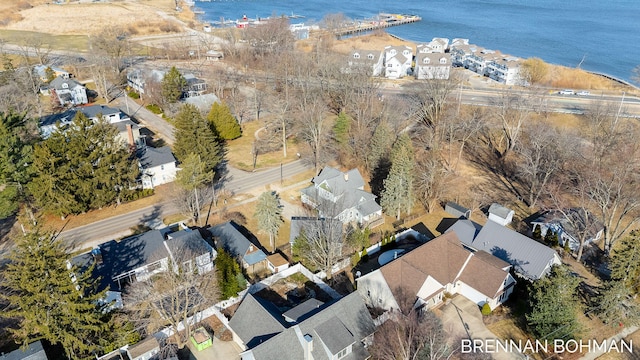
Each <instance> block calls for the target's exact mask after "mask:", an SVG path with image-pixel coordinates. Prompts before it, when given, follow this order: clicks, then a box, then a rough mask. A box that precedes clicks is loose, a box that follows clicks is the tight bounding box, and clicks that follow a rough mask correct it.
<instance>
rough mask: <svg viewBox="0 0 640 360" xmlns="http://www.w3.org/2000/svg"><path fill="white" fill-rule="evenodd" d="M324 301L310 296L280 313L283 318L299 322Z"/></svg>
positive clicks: (318, 307) (317, 308)
mask: <svg viewBox="0 0 640 360" xmlns="http://www.w3.org/2000/svg"><path fill="white" fill-rule="evenodd" d="M322 305H324V303H323V302H322V301H320V300H318V299H314V298H311V299H309V300H307V301H305V302H303V303H302V304H300V305H298V306H296V307H294V308H292V309H291V310H288V311H286V312H285V313H283V314H282V316H284V318H285V320H287V321H290V322H300V320H301V319H302V318H305V317H308V315H311V314H313V313H315V312H316V311H317V310H319V309H320V308H321V307H322Z"/></svg>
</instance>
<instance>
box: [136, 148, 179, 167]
mask: <svg viewBox="0 0 640 360" xmlns="http://www.w3.org/2000/svg"><path fill="white" fill-rule="evenodd" d="M136 156H137V157H138V161H140V166H142V168H143V169H150V168H153V167H156V166H160V165H166V164H172V163H175V162H176V158H175V157H174V156H173V154H172V153H171V148H170V147H168V146H163V147H159V148H152V147H144V148H142V149H140V150H138V151H137V152H136Z"/></svg>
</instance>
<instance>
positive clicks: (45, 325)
mask: <svg viewBox="0 0 640 360" xmlns="http://www.w3.org/2000/svg"><path fill="white" fill-rule="evenodd" d="M15 241H16V247H15V249H14V250H13V251H12V253H11V255H10V256H9V260H10V261H9V264H8V265H7V267H6V270H5V271H4V274H3V275H4V280H3V282H2V286H4V287H5V288H6V289H8V290H9V291H6V292H3V294H5V295H3V297H5V300H7V301H8V303H9V307H8V309H6V310H5V311H3V312H2V313H0V316H2V317H6V318H13V319H16V320H17V321H18V322H19V324H18V326H17V327H16V328H14V329H9V331H10V332H11V333H12V334H13V335H14V338H15V340H16V341H17V342H19V343H22V344H23V345H26V344H28V343H30V342H32V341H35V340H38V339H45V340H47V341H49V342H51V343H53V344H60V345H62V347H63V348H64V349H65V352H66V354H67V356H68V357H69V358H70V359H82V358H86V357H87V356H90V355H91V352H92V351H93V350H95V349H96V345H95V344H96V342H97V339H98V337H99V335H100V333H101V331H102V330H103V329H105V327H106V325H107V324H105V323H104V322H103V321H102V316H103V314H102V312H101V309H100V308H99V307H98V305H97V303H98V300H99V299H102V298H104V295H105V293H104V292H102V293H97V294H93V293H92V291H93V290H94V288H95V286H94V284H93V283H92V280H91V271H85V272H79V271H78V269H77V268H75V267H72V268H71V269H69V268H67V259H69V255H68V253H67V252H66V251H65V248H64V246H63V244H62V241H61V240H59V239H58V238H56V237H54V236H52V234H51V233H47V232H43V231H41V230H40V229H37V228H36V229H35V230H34V232H31V233H26V234H23V235H21V236H19V237H18V238H17V239H15ZM89 270H91V269H89Z"/></svg>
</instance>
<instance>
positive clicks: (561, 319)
mask: <svg viewBox="0 0 640 360" xmlns="http://www.w3.org/2000/svg"><path fill="white" fill-rule="evenodd" d="M579 283H580V280H579V278H577V277H575V276H573V275H572V274H571V272H570V271H569V269H568V268H567V267H566V266H554V267H553V268H552V269H551V271H550V272H549V274H548V275H547V276H546V277H544V278H542V279H539V280H536V281H535V282H534V283H533V286H532V288H531V292H530V294H529V301H530V307H531V310H530V312H529V313H528V314H526V318H527V323H528V325H529V327H530V329H531V331H532V333H533V334H534V335H535V336H536V337H537V338H538V339H541V340H550V339H574V338H575V337H576V336H577V335H578V332H579V331H580V323H579V322H578V319H577V312H578V304H579V301H578V299H577V298H576V290H577V288H578V284H579Z"/></svg>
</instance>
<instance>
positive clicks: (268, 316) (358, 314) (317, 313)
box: [229, 292, 375, 360]
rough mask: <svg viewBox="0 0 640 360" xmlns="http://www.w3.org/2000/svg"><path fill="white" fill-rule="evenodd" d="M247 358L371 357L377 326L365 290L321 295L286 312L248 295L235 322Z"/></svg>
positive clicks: (346, 359)
mask: <svg viewBox="0 0 640 360" xmlns="http://www.w3.org/2000/svg"><path fill="white" fill-rule="evenodd" d="M229 327H230V328H231V330H232V333H233V339H234V341H236V342H237V343H238V344H239V345H240V346H241V347H242V348H243V349H244V350H245V351H244V352H242V353H241V354H240V357H241V358H242V359H243V360H249V359H251V360H261V359H265V360H270V359H282V360H287V359H291V360H311V359H315V360H325V359H344V360H356V359H367V358H369V357H370V355H369V353H368V351H367V349H366V347H365V343H367V344H368V343H370V341H371V339H372V334H373V332H374V331H375V326H374V324H373V320H372V319H371V315H369V311H368V310H367V308H366V306H365V304H364V302H363V300H362V298H361V297H360V294H359V293H357V292H354V293H351V294H349V295H347V296H345V297H343V298H341V299H339V300H336V301H332V302H329V303H322V302H320V301H317V300H316V299H310V300H307V301H306V302H304V303H302V304H300V305H298V306H297V307H294V308H293V309H290V310H289V311H286V312H284V313H283V312H281V311H280V310H279V309H278V308H276V307H275V305H273V304H272V303H269V302H268V301H266V300H264V299H261V298H259V297H258V296H255V295H252V294H247V295H246V296H245V298H244V299H243V301H242V303H240V306H239V307H238V310H236V312H235V314H234V315H233V317H232V318H231V320H230V321H229Z"/></svg>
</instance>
